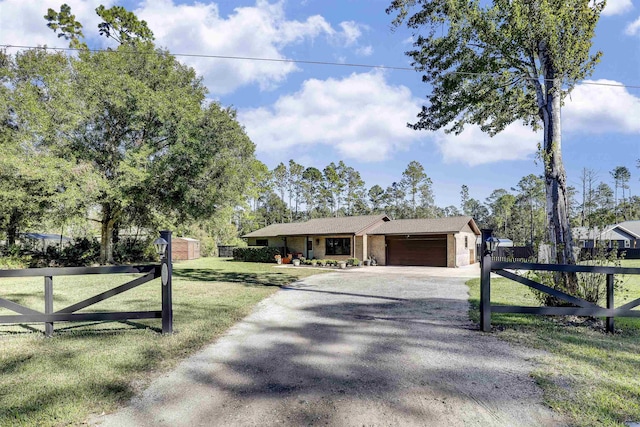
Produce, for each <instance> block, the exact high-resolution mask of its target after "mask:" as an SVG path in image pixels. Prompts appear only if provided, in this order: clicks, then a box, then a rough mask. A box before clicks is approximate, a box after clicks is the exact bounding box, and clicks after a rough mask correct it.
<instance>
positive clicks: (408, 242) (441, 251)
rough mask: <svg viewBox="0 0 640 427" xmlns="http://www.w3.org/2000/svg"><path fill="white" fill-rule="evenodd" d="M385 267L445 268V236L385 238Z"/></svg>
mask: <svg viewBox="0 0 640 427" xmlns="http://www.w3.org/2000/svg"><path fill="white" fill-rule="evenodd" d="M385 241H386V245H387V256H386V258H387V265H414V266H429V267H446V266H447V236H446V235H431V236H386V239H385Z"/></svg>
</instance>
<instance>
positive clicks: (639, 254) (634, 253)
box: [580, 248, 640, 259]
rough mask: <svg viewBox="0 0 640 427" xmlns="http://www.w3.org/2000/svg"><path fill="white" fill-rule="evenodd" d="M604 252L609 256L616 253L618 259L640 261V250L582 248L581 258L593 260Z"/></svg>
mask: <svg viewBox="0 0 640 427" xmlns="http://www.w3.org/2000/svg"><path fill="white" fill-rule="evenodd" d="M603 250H604V251H605V252H606V253H607V254H608V253H610V252H611V251H616V252H617V254H618V258H624V259H640V248H626V249H625V248H580V257H581V258H582V259H589V258H593V257H594V256H596V255H597V254H598V253H599V252H600V251H603Z"/></svg>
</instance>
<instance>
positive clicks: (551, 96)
mask: <svg viewBox="0 0 640 427" xmlns="http://www.w3.org/2000/svg"><path fill="white" fill-rule="evenodd" d="M548 74H551V76H548V77H547V79H548V80H547V81H553V79H554V78H555V75H554V74H553V73H548ZM545 107H546V108H545V109H544V113H543V122H544V165H545V168H544V178H545V189H546V199H547V203H546V205H547V206H546V209H547V226H548V227H547V230H548V238H549V244H550V246H551V261H552V262H554V263H556V264H575V262H576V261H575V259H574V256H573V240H572V238H571V228H570V225H569V213H568V197H567V175H566V172H565V170H564V165H563V163H562V154H561V148H562V144H561V142H562V134H561V130H562V126H561V121H560V108H561V87H560V83H553V84H552V83H549V84H548V85H547V89H546V106H545ZM557 279H559V280H561V283H562V284H563V285H564V288H565V290H566V291H568V292H569V293H574V292H575V291H576V289H577V276H576V274H575V273H563V274H562V275H561V276H560V277H558V278H557Z"/></svg>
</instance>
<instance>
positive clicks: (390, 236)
mask: <svg viewBox="0 0 640 427" xmlns="http://www.w3.org/2000/svg"><path fill="white" fill-rule="evenodd" d="M478 235H480V230H479V229H478V226H477V225H476V223H475V222H474V221H473V218H471V217H446V218H419V219H398V220H394V221H389V222H385V223H383V224H381V225H380V226H378V227H376V228H375V229H374V230H372V231H371V232H369V237H370V238H372V240H373V239H376V240H377V239H379V240H380V243H382V241H384V248H383V250H382V251H380V250H379V249H378V247H379V246H381V245H379V246H378V247H376V246H374V245H372V250H371V252H374V250H373V249H375V252H376V253H374V254H373V255H374V256H375V258H376V259H377V260H380V261H381V262H379V264H385V265H410V266H425V267H462V266H464V265H469V264H473V263H474V262H475V252H474V248H475V241H476V236H478Z"/></svg>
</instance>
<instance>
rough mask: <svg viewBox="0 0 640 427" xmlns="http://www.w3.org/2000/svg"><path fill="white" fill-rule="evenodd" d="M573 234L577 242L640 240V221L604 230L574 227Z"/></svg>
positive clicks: (616, 225)
mask: <svg viewBox="0 0 640 427" xmlns="http://www.w3.org/2000/svg"><path fill="white" fill-rule="evenodd" d="M571 234H572V236H573V238H574V239H576V240H629V237H630V236H631V237H632V238H634V239H638V238H640V221H624V222H621V223H619V224H615V225H608V226H606V227H605V228H603V229H599V228H597V227H595V228H587V227H574V228H572V229H571Z"/></svg>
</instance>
